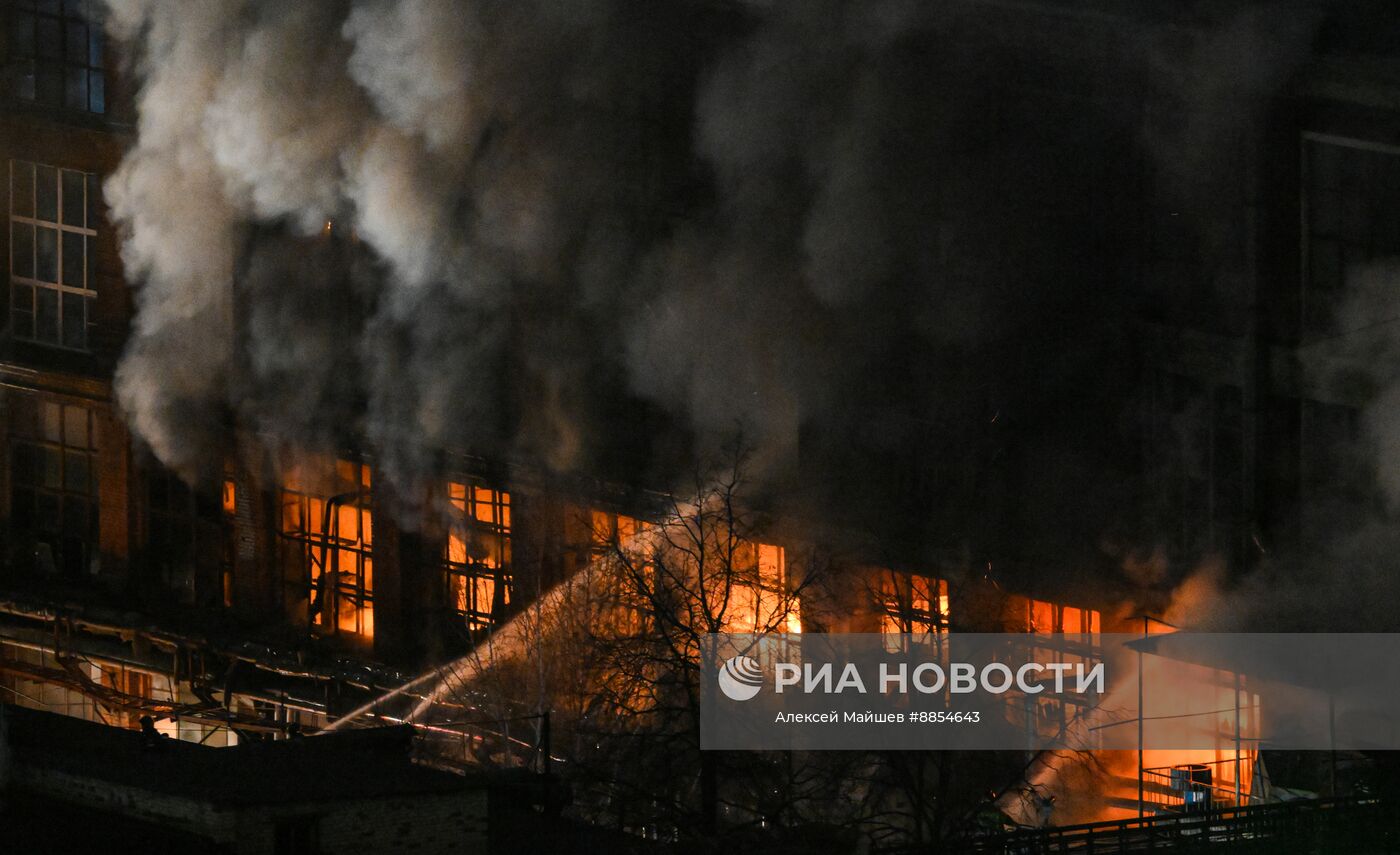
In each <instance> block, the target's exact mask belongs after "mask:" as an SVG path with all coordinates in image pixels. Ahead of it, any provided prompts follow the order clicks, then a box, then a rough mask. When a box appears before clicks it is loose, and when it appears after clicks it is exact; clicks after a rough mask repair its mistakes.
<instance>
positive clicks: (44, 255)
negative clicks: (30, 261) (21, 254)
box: [34, 226, 58, 282]
mask: <svg viewBox="0 0 1400 855" xmlns="http://www.w3.org/2000/svg"><path fill="white" fill-rule="evenodd" d="M34 278H35V279H42V280H43V281H45V282H57V281H58V229H46V228H43V227H42V226H41V227H40V228H38V229H35V234H34Z"/></svg>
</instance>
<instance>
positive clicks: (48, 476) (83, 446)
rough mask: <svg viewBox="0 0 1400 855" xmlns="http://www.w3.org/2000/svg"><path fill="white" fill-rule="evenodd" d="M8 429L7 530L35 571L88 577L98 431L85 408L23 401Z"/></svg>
mask: <svg viewBox="0 0 1400 855" xmlns="http://www.w3.org/2000/svg"><path fill="white" fill-rule="evenodd" d="M10 400H11V402H12V403H13V404H14V406H13V409H12V414H13V415H12V420H11V428H10V434H11V435H10V473H11V475H10V527H11V532H12V534H13V539H14V541H15V545H16V546H17V547H18V550H19V553H20V557H21V559H22V560H26V561H27V562H29V563H31V566H32V567H33V568H34V569H36V570H39V571H42V572H50V573H52V572H59V571H61V572H62V573H64V574H65V575H67V576H70V577H76V576H81V575H84V574H87V573H95V572H96V571H97V563H98V552H97V543H98V533H97V429H96V425H95V423H94V419H93V415H92V412H91V411H89V410H88V409H86V408H85V407H79V406H73V405H69V404H60V403H57V402H54V401H39V400H35V399H32V398H25V397H22V396H14V397H12V398H11V399H10Z"/></svg>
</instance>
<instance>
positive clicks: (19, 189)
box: [10, 160, 34, 217]
mask: <svg viewBox="0 0 1400 855" xmlns="http://www.w3.org/2000/svg"><path fill="white" fill-rule="evenodd" d="M10 213H12V214H14V215H16V216H20V217H32V216H34V164H32V163H29V162H27V161H23V160H16V161H13V162H12V163H11V164H10Z"/></svg>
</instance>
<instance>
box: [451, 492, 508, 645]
mask: <svg viewBox="0 0 1400 855" xmlns="http://www.w3.org/2000/svg"><path fill="white" fill-rule="evenodd" d="M447 498H448V503H449V505H450V507H451V512H450V513H451V519H450V522H449V527H448V533H447V546H446V547H445V549H444V554H443V560H444V566H445V571H446V572H445V579H446V582H447V603H448V606H449V607H450V608H451V609H452V610H453V611H455V612H456V613H457V614H458V615H459V616H460V617H461V618H462V620H463V622H464V623H465V624H466V626H467V628H468V629H470V630H482V629H487V628H489V627H491V626H493V625H494V624H495V623H496V622H497V621H498V620H499V618H500V615H501V614H502V612H503V610H504V609H505V607H506V606H507V605H509V604H510V595H511V577H510V494H509V493H507V492H505V491H503V490H496V489H492V488H491V487H487V486H485V485H483V484H479V483H473V482H465V481H462V482H452V483H450V484H448V485H447Z"/></svg>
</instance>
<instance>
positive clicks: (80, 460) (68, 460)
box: [63, 451, 88, 493]
mask: <svg viewBox="0 0 1400 855" xmlns="http://www.w3.org/2000/svg"><path fill="white" fill-rule="evenodd" d="M63 489H65V490H68V491H69V492H72V493H87V492H88V456H87V455H86V454H84V453H82V452H77V451H69V452H66V453H65V454H64V460H63Z"/></svg>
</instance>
